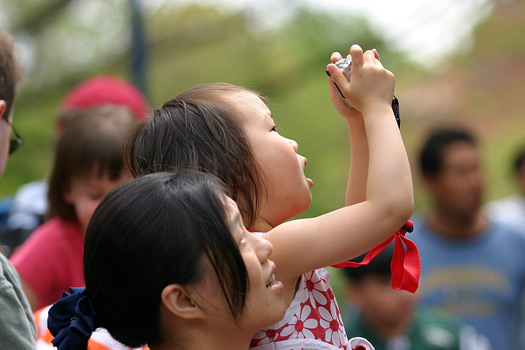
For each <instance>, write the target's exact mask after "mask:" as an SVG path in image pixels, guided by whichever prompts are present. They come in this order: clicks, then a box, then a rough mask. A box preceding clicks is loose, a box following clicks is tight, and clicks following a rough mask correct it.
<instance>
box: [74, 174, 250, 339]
mask: <svg viewBox="0 0 525 350" xmlns="http://www.w3.org/2000/svg"><path fill="white" fill-rule="evenodd" d="M226 194H227V191H226V190H225V188H224V186H223V185H222V184H221V183H220V182H219V180H217V179H216V178H214V177H212V176H211V175H206V174H202V173H196V172H183V173H179V174H174V173H156V174H150V175H145V176H142V177H139V178H136V179H134V180H132V181H130V182H127V183H125V184H123V185H121V186H118V187H117V188H115V189H114V190H113V191H111V192H110V193H109V194H108V195H107V196H106V198H105V199H104V200H103V201H102V202H101V204H100V205H99V207H98V208H97V209H96V211H95V213H94V215H93V218H92V220H91V221H90V223H89V226H88V229H87V233H86V240H85V248H84V277H85V281H86V294H87V295H88V296H89V297H90V298H91V300H92V303H93V305H94V308H95V310H96V316H95V324H96V326H97V327H104V328H106V329H107V330H108V331H109V332H110V333H111V335H112V336H113V337H114V338H115V339H117V340H118V341H120V342H122V343H124V344H126V345H128V346H130V347H139V346H142V345H145V344H150V345H151V344H155V343H156V342H158V341H159V340H160V339H161V325H160V305H161V293H162V290H163V289H164V288H165V287H166V286H168V285H170V284H181V285H187V284H191V283H194V282H198V281H199V280H200V279H201V278H202V277H203V276H204V274H205V271H206V267H205V266H206V265H205V264H204V261H203V257H206V258H207V259H208V260H209V262H210V264H211V266H212V267H213V271H214V273H215V275H216V276H217V278H218V281H219V284H220V285H221V288H222V294H223V295H224V297H225V299H226V301H227V304H228V306H229V309H230V311H231V314H232V316H233V318H234V320H237V319H238V316H239V315H240V314H241V313H242V311H243V310H244V306H245V303H246V294H247V290H248V282H249V280H248V277H247V272H246V267H245V265H244V261H243V259H242V256H241V254H240V251H239V248H238V246H237V244H236V242H235V241H234V239H233V237H232V236H231V233H230V231H229V229H228V226H227V224H226V221H225V218H226V212H225V196H226Z"/></svg>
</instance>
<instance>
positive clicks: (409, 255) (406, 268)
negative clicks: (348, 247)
mask: <svg viewBox="0 0 525 350" xmlns="http://www.w3.org/2000/svg"><path fill="white" fill-rule="evenodd" d="M413 229H414V223H413V222H412V221H410V220H407V222H406V223H405V225H403V227H402V228H401V229H400V230H399V231H397V232H396V233H394V235H393V236H392V237H390V238H388V239H387V240H386V241H384V242H383V243H381V244H380V245H378V246H377V247H375V248H373V249H372V250H370V251H369V252H368V254H366V256H365V257H364V258H363V261H361V262H353V261H345V262H342V263H339V264H336V265H332V267H336V268H338V269H341V268H343V267H348V266H350V267H358V266H362V265H367V264H368V263H369V262H370V261H372V259H374V258H375V257H376V256H377V255H378V254H379V253H381V251H383V249H385V247H386V246H387V245H389V244H390V242H392V240H393V239H394V238H395V240H396V242H395V245H394V256H393V257H392V262H391V263H390V268H391V270H392V288H394V289H400V290H407V291H409V292H411V293H415V291H416V290H417V287H418V286H419V276H420V275H421V260H420V258H419V250H418V249H417V246H416V244H415V243H414V242H412V241H411V240H410V239H408V238H406V237H405V234H406V233H407V232H412V230H413ZM403 244H404V246H403ZM405 247H406V251H405Z"/></svg>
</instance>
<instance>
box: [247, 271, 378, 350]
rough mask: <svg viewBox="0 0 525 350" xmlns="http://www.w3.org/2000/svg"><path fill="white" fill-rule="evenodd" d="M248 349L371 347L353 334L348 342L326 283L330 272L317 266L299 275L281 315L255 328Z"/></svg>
mask: <svg viewBox="0 0 525 350" xmlns="http://www.w3.org/2000/svg"><path fill="white" fill-rule="evenodd" d="M250 349H252V350H276V349H279V350H306V349H316V350H322V349H343V350H373V349H374V347H373V346H372V345H371V344H370V343H369V342H368V341H367V340H365V339H363V338H353V339H350V342H349V340H348V338H347V336H346V332H345V328H344V326H343V321H342V319H341V314H340V312H339V306H338V305H337V301H336V299H335V296H334V293H333V291H332V287H331V286H330V274H329V273H328V271H327V270H325V269H318V270H315V271H312V272H308V273H306V274H304V275H303V276H302V277H301V282H300V284H299V288H298V289H297V292H296V294H295V298H294V300H293V301H292V303H291V304H290V306H289V307H288V309H287V310H286V314H285V316H284V318H283V319H282V320H281V321H280V322H279V323H277V324H275V325H273V326H271V327H269V328H266V329H263V330H260V331H259V332H257V333H256V334H255V336H254V337H253V339H252V342H251V344H250Z"/></svg>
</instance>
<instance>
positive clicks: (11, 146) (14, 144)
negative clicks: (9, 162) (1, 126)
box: [2, 117, 24, 155]
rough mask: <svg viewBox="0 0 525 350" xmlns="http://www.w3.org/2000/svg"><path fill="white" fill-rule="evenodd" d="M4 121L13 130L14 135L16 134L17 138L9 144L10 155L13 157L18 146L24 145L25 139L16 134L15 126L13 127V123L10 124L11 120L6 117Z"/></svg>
mask: <svg viewBox="0 0 525 350" xmlns="http://www.w3.org/2000/svg"><path fill="white" fill-rule="evenodd" d="M2 119H3V120H4V121H5V122H6V123H7V125H9V126H10V127H11V130H12V131H13V134H15V138H14V139H11V141H10V143H9V155H11V154H13V153H14V152H15V151H16V150H17V149H18V146H20V145H23V144H24V139H22V136H20V134H19V133H17V132H16V129H15V126H14V125H13V123H10V122H9V120H8V119H7V118H6V117H4V118H2Z"/></svg>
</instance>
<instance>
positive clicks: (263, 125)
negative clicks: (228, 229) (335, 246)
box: [235, 92, 313, 230]
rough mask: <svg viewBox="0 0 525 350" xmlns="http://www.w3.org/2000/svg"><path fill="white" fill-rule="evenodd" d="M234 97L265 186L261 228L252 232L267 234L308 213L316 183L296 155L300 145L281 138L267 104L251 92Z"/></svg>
mask: <svg viewBox="0 0 525 350" xmlns="http://www.w3.org/2000/svg"><path fill="white" fill-rule="evenodd" d="M235 97H239V98H240V99H241V101H240V103H238V104H237V105H238V107H237V108H238V110H239V112H240V113H239V119H240V123H241V125H242V127H243V129H244V132H245V133H246V136H247V138H248V143H249V146H250V148H251V150H252V152H253V154H254V157H255V159H256V161H257V164H258V166H259V167H260V169H261V172H262V177H263V181H264V185H265V186H262V190H263V191H265V192H264V193H262V196H261V201H260V203H259V204H260V206H259V212H258V215H257V218H256V222H255V224H254V226H257V225H260V228H257V227H252V228H253V229H255V230H260V229H261V228H263V229H264V230H266V229H269V228H272V227H275V226H277V225H279V224H281V223H283V222H284V221H286V220H288V219H290V218H292V217H293V216H295V215H297V214H299V213H301V212H303V211H305V210H306V209H308V207H309V206H310V203H311V201H312V193H311V188H312V186H313V182H312V180H310V179H309V178H307V177H306V176H305V175H304V168H305V166H306V158H304V157H302V156H301V155H299V154H297V149H298V147H299V146H298V145H297V142H295V141H294V140H290V139H287V138H285V137H283V136H281V135H279V133H278V132H277V131H276V128H275V122H274V120H273V118H272V113H271V112H270V110H269V109H268V107H267V106H266V104H265V103H264V102H263V101H262V100H261V99H260V98H259V97H257V96H256V95H255V94H253V93H250V92H246V93H243V94H239V95H236V96H235ZM262 225H266V227H263V226H262ZM267 225H270V227H267Z"/></svg>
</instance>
